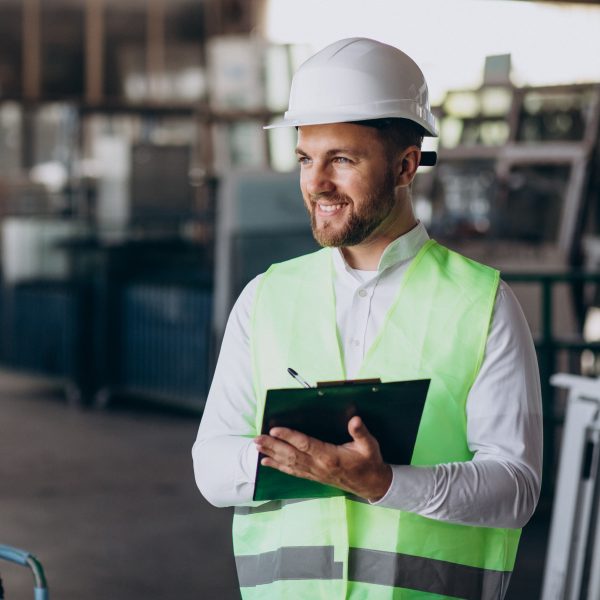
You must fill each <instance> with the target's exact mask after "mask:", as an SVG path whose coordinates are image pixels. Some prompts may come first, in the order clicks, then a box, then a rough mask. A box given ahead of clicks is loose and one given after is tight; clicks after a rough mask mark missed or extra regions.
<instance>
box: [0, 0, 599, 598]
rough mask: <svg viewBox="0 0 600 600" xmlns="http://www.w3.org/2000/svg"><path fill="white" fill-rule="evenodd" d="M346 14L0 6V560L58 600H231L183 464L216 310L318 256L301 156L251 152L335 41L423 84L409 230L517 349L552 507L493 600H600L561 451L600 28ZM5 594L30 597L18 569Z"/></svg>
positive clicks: (212, 530)
mask: <svg viewBox="0 0 600 600" xmlns="http://www.w3.org/2000/svg"><path fill="white" fill-rule="evenodd" d="M363 4H364V3H362V2H360V1H358V0H357V1H350V0H346V1H345V2H343V1H341V0H329V1H328V2H326V3H323V2H318V1H317V0H304V2H302V3H293V2H291V0H170V1H167V0H118V1H117V0H0V265H1V267H0V276H1V286H0V321H1V323H2V327H1V328H0V431H1V436H0V447H1V448H2V452H1V456H2V457H3V460H2V473H3V475H2V480H1V481H2V483H1V484H0V490H2V491H1V493H0V514H1V515H2V517H1V518H0V545H2V544H5V545H9V546H14V547H17V548H23V549H26V550H27V551H29V552H31V553H33V554H34V555H35V556H36V557H37V558H38V559H39V561H40V562H41V564H42V565H43V568H44V571H45V575H46V578H47V580H48V587H49V589H50V593H51V595H52V597H56V598H62V599H63V600H81V599H88V598H89V599H95V598H98V599H99V598H111V599H112V600H130V599H133V598H138V597H142V596H145V597H149V598H157V599H158V598H160V599H165V600H175V599H176V600H186V599H187V598H190V599H191V598H209V599H212V598H219V599H230V598H231V599H234V598H239V597H240V596H239V590H238V585H237V578H236V573H235V565H234V560H233V556H232V546H231V532H230V528H231V518H232V512H231V510H230V509H217V508H214V507H212V506H211V505H210V504H208V503H207V502H206V501H205V500H204V499H203V498H202V496H201V495H200V493H199V492H198V489H197V488H196V485H195V483H194V477H193V470H192V462H191V455H190V452H191V447H192V444H193V442H194V439H195V436H196V432H197V429H198V423H199V421H200V418H201V415H202V409H203V406H204V403H205V400H206V396H207V392H208V389H209V386H210V381H211V375H212V372H213V370H214V366H215V362H216V358H217V356H218V352H219V346H220V341H221V339H222V336H223V332H224V328H225V325H226V322H227V317H228V314H229V311H230V310H231V307H232V306H233V304H234V302H235V299H236V298H237V296H238V295H239V293H240V292H241V290H242V289H243V288H244V286H245V285H246V284H247V283H248V282H249V281H250V280H251V279H252V278H253V277H254V276H255V275H257V274H259V273H261V272H263V271H264V270H266V269H267V268H268V267H269V265H270V264H272V263H274V262H278V261H282V260H286V259H288V258H292V257H294V256H298V255H300V254H303V253H306V252H310V251H312V250H314V249H316V248H317V244H316V242H315V241H314V239H313V237H312V234H311V229H310V223H309V220H308V218H307V216H306V210H305V208H304V205H303V202H302V197H301V193H300V189H299V186H298V168H297V167H298V165H297V160H296V157H295V156H294V146H295V143H296V131H295V130H294V129H293V128H292V129H273V130H264V129H263V126H264V125H267V124H268V123H270V122H271V121H272V120H273V119H274V118H276V117H278V116H279V115H281V114H282V113H283V112H284V111H285V110H286V108H287V102H288V92H289V86H290V82H291V78H292V75H293V73H294V71H295V70H296V69H297V68H298V66H299V65H301V64H302V62H303V61H304V60H306V59H307V58H308V57H309V56H310V55H311V54H312V53H313V52H315V51H317V50H319V49H320V48H322V47H324V46H325V45H327V44H329V43H331V42H333V41H335V40H336V39H341V38H344V37H353V36H365V37H372V38H375V39H379V40H381V41H383V42H386V43H389V44H392V45H395V46H397V47H399V48H401V49H403V50H404V51H405V52H407V53H408V54H410V55H411V56H412V57H413V58H414V59H415V60H416V61H417V63H419V65H420V66H421V68H422V70H423V72H424V74H425V76H426V78H427V80H428V82H430V96H431V101H432V107H433V111H434V113H435V115H436V118H437V120H438V123H439V126H440V137H439V138H437V139H433V138H426V141H425V149H426V150H428V151H435V152H437V165H436V166H434V167H423V168H421V169H419V174H418V175H417V178H416V180H415V183H414V186H413V190H412V196H413V202H414V206H415V210H416V213H417V216H418V218H419V219H420V220H421V221H422V222H423V223H424V224H425V225H426V227H427V230H428V232H429V234H430V235H431V236H432V237H433V238H435V239H436V240H438V241H440V242H442V243H444V244H445V245H447V246H448V247H449V248H451V249H453V250H457V251H459V252H461V253H462V254H464V255H466V256H468V257H470V258H473V259H475V260H478V261H481V262H484V263H486V264H488V265H491V266H493V267H495V268H498V269H500V270H501V273H502V278H503V279H504V280H505V281H506V282H508V283H509V285H510V286H511V288H512V289H513V291H514V292H515V294H516V296H517V298H518V299H519V302H520V303H521V306H522V308H523V311H524V313H525V316H526V318H527V321H528V324H529V326H530V329H531V332H532V334H533V337H534V341H535V346H536V351H537V356H538V363H539V369H540V377H541V385H542V400H543V408H544V472H543V488H542V495H541V499H540V502H539V505H538V509H537V511H536V514H535V515H534V517H533V518H532V520H531V522H530V523H529V524H528V525H527V526H526V527H525V529H524V532H523V538H522V543H521V547H520V550H519V554H518V557H517V565H516V567H515V571H514V574H513V578H512V583H511V586H510V588H509V590H508V593H507V596H506V598H508V599H509V600H520V599H524V598H528V599H531V598H542V588H543V586H544V581H545V579H544V578H545V577H546V580H547V581H550V580H551V577H552V573H551V572H550V568H551V562H552V560H554V561H555V563H556V564H558V565H559V566H560V565H563V564H564V565H566V566H565V568H567V566H568V568H569V569H571V571H570V572H571V575H569V579H568V585H569V586H571V587H573V586H575V585H576V584H577V585H578V586H579V587H578V588H577V589H578V590H580V591H578V592H577V594H575V592H573V593H572V595H568V594H567V592H566V591H565V592H564V595H555V596H550V595H548V594H545V595H544V600H548V599H549V598H550V597H552V598H557V599H558V598H575V597H577V598H582V599H584V598H590V599H591V598H597V597H598V596H597V594H598V593H600V591H598V590H594V585H595V582H598V577H599V576H597V575H595V574H594V573H595V570H594V569H595V568H596V569H597V570H598V572H600V520H599V519H600V441H599V433H598V432H600V425H599V424H598V422H597V421H596V417H597V408H596V412H595V413H594V412H592V413H591V416H589V421H585V420H583V421H581V422H580V423H579V428H580V429H579V430H577V431H579V434H577V431H576V430H575V425H573V428H572V430H569V431H567V428H566V427H565V423H566V416H567V409H568V408H569V407H570V406H571V405H573V404H574V403H576V402H578V401H580V400H581V398H579V397H576V396H577V393H578V392H577V393H576V391H577V390H578V389H579V388H578V387H577V386H579V385H583V386H584V387H585V386H587V387H585V390H586V391H585V393H584V392H581V394H583V396H582V397H585V398H587V400H586V402H587V403H588V405H589V403H590V401H592V403H593V402H595V403H596V404H595V405H594V406H596V407H597V406H598V405H599V404H600V384H599V383H597V382H596V383H595V387H594V379H593V378H597V377H599V376H600V62H599V61H598V58H597V57H598V56H600V35H598V32H600V2H597V1H588V2H565V1H563V2H554V1H521V0H492V1H487V2H477V1H476V0H450V1H448V0H446V1H443V0H422V1H421V2H419V3H410V2H408V1H405V0H372V1H371V2H369V5H368V8H366V7H365V6H364V5H363ZM557 373H563V374H569V375H573V376H582V377H585V378H587V379H586V380H581V379H578V378H574V379H568V378H567V379H565V378H563V379H560V380H556V379H554V380H552V377H553V376H554V375H555V374H557ZM582 381H583V383H581V382H582ZM569 389H570V390H571V392H569ZM581 389H584V388H581ZM594 394H595V395H594ZM578 398H579V399H578ZM580 404H581V402H580ZM583 404H585V402H583ZM588 412H589V411H588ZM586 414H587V413H586ZM586 418H587V417H586ZM582 419H583V417H582ZM569 427H570V426H569ZM577 435H579V438H577V437H576V436H577ZM567 436H569V437H567ZM565 440H570V443H569V444H567V443H566V442H565ZM561 460H562V461H564V464H565V465H566V466H565V467H564V470H565V471H566V470H570V471H572V472H573V473H575V475H576V476H578V477H579V479H578V480H577V481H575V483H573V482H571V484H568V483H567V482H566V479H564V477H563V480H564V481H563V480H561V481H560V482H559V465H560V464H561ZM578 460H579V461H580V462H577V461H578ZM567 461H570V462H567ZM569 485H571V488H569ZM569 490H571V491H569ZM571 492H572V493H571ZM557 506H559V507H561V511H563V512H562V514H563V518H562V520H561V517H560V515H559V516H556V514H557V510H558V509H557V508H556V507H557ZM569 510H571V512H570V513H569V512H568V511H569ZM564 511H566V512H564ZM567 513H568V514H572V517H570V518H569V519H568V518H567V516H566V515H567ZM553 515H554V516H553ZM582 515H584V516H582ZM567 521H568V523H567ZM552 527H553V528H554V531H555V532H556V533H555V534H554V538H552V543H551V528H552ZM569 532H570V533H571V534H572V535H573V536H574V538H568V537H565V536H567V534H568V533H569ZM572 539H575V541H572ZM569 540H571V541H569ZM552 544H554V548H552ZM561 548H562V550H561V552H559V550H560V549H561ZM551 551H552V552H554V555H552V556H553V557H554V558H553V559H552V560H550V559H549V557H550V556H551ZM576 559H577V560H576ZM561 560H562V561H563V562H561ZM578 565H579V566H578ZM556 568H557V569H559V567H556ZM560 568H562V567H560ZM559 570H560V569H559ZM573 573H576V574H573ZM0 575H1V576H2V581H3V587H4V589H5V593H6V598H19V599H20V598H27V597H31V594H32V589H33V579H32V574H31V572H30V571H29V569H27V568H23V566H21V565H17V564H14V563H11V562H10V561H0ZM547 585H550V584H547ZM598 585H599V586H600V582H598ZM573 589H574V588H573ZM599 590H600V587H599ZM593 594H596V595H593Z"/></svg>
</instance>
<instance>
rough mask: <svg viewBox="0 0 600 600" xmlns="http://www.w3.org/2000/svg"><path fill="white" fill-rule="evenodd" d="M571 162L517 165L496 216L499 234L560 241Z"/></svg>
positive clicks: (514, 237) (493, 219)
mask: <svg viewBox="0 0 600 600" xmlns="http://www.w3.org/2000/svg"><path fill="white" fill-rule="evenodd" d="M570 172H571V167H570V165H518V166H514V167H513V168H512V169H511V171H510V174H509V176H508V180H507V182H506V189H505V193H504V194H501V195H500V198H499V199H498V202H497V203H496V205H495V207H494V211H493V215H492V225H493V227H492V233H493V235H494V236H495V237H500V238H505V239H515V240H522V241H527V242H533V243H542V242H556V241H557V238H558V231H559V224H560V219H561V215H562V209H563V205H564V199H565V196H566V191H567V186H568V184H569V175H570Z"/></svg>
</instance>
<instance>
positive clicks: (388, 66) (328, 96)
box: [266, 38, 437, 137]
mask: <svg viewBox="0 0 600 600" xmlns="http://www.w3.org/2000/svg"><path fill="white" fill-rule="evenodd" d="M386 118H401V119H409V120H410V121H413V122H414V123H418V124H419V125H421V126H422V127H423V129H424V130H425V132H426V133H425V135H429V136H433V137H436V136H437V129H436V125H435V117H434V116H433V114H432V112H431V109H430V107H429V92H428V90H427V83H426V82H425V77H424V76H423V73H422V72H421V69H419V67H418V66H417V64H416V63H415V61H414V60H413V59H412V58H410V56H408V55H406V54H404V52H402V51H400V50H398V49H397V48H394V47H393V46H388V45H387V44H382V43H381V42H377V41H375V40H370V39H367V38H349V39H345V40H340V41H339V42H335V43H333V44H331V45H330V46H327V47H326V48H324V49H323V50H321V51H320V52H317V54H315V55H314V56H312V57H311V58H309V59H308V60H307V61H306V62H304V63H303V64H302V65H301V66H300V68H299V69H298V70H297V71H296V73H295V75H294V78H293V80H292V87H291V90H290V104H289V108H288V110H287V111H286V113H285V115H284V117H283V119H282V120H280V121H277V122H275V123H273V124H271V125H267V127H266V129H271V128H273V127H298V126H301V125H322V124H326V123H347V122H350V121H366V120H371V119H386Z"/></svg>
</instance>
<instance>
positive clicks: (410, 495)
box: [369, 465, 435, 512]
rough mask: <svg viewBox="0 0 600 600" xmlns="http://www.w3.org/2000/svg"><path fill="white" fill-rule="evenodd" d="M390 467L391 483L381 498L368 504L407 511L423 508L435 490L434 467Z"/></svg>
mask: <svg viewBox="0 0 600 600" xmlns="http://www.w3.org/2000/svg"><path fill="white" fill-rule="evenodd" d="M391 467H392V483H391V484H390V487H389V489H388V491H387V492H386V493H385V495H384V496H383V498H380V499H379V500H378V501H377V502H369V504H372V505H374V506H383V507H384V508H396V509H398V510H405V511H408V512H417V511H420V510H423V509H424V508H425V507H426V506H427V505H428V503H429V500H430V499H431V497H432V496H433V494H434V492H435V476H434V468H432V467H412V466H408V465H391Z"/></svg>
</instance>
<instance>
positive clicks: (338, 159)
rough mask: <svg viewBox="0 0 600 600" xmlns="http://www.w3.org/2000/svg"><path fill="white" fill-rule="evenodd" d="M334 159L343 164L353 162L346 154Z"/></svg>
mask: <svg viewBox="0 0 600 600" xmlns="http://www.w3.org/2000/svg"><path fill="white" fill-rule="evenodd" d="M333 161H334V162H336V163H339V164H342V165H345V164H349V163H351V162H352V161H351V160H350V159H349V158H346V157H345V156H336V157H335V158H334V159H333Z"/></svg>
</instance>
